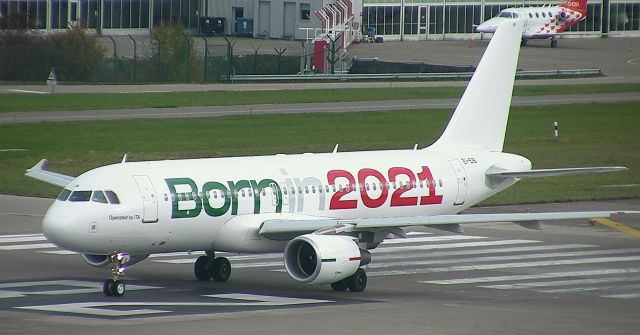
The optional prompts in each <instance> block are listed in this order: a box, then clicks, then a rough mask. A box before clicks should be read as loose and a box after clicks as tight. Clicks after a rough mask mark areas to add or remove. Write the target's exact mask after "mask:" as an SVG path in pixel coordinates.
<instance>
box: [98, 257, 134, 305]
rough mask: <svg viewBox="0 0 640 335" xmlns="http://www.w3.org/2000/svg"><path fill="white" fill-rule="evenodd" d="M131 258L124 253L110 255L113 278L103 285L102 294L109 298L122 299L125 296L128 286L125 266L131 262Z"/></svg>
mask: <svg viewBox="0 0 640 335" xmlns="http://www.w3.org/2000/svg"><path fill="white" fill-rule="evenodd" d="M130 259H131V256H129V254H127V253H124V252H113V253H112V254H110V255H109V261H110V262H111V264H112V266H111V273H112V274H113V278H109V279H107V280H105V281H104V284H102V293H104V295H106V296H107V297H112V296H113V297H120V296H122V295H124V292H125V291H126V286H125V284H124V280H123V279H122V278H123V277H124V270H125V269H126V267H125V264H127V263H128V262H129V260H130Z"/></svg>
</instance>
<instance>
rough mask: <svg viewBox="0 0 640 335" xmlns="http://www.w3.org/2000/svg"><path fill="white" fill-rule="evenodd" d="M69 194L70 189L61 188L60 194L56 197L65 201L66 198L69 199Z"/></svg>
mask: <svg viewBox="0 0 640 335" xmlns="http://www.w3.org/2000/svg"><path fill="white" fill-rule="evenodd" d="M70 194H71V191H69V190H67V189H66V188H65V189H64V190H62V192H60V195H58V197H57V198H56V199H58V200H60V201H67V199H69V195H70Z"/></svg>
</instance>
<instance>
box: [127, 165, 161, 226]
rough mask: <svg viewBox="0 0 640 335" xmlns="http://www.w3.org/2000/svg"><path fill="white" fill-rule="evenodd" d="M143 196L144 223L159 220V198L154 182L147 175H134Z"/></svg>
mask: <svg viewBox="0 0 640 335" xmlns="http://www.w3.org/2000/svg"><path fill="white" fill-rule="evenodd" d="M133 179H134V180H135V181H136V185H138V190H139V191H140V196H141V197H142V210H143V212H142V223H156V222H158V200H157V199H156V192H155V190H154V189H153V184H151V180H150V179H149V177H147V176H133Z"/></svg>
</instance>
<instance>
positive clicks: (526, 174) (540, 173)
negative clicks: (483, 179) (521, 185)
mask: <svg viewBox="0 0 640 335" xmlns="http://www.w3.org/2000/svg"><path fill="white" fill-rule="evenodd" d="M626 169H627V168H626V167H623V166H600V167H584V168H566V169H535V170H526V171H508V170H502V171H501V170H500V169H497V168H492V169H489V171H487V173H486V175H487V177H493V178H495V177H498V178H499V177H502V178H509V177H512V178H538V177H553V176H566V175H571V174H587V173H602V172H617V171H624V170H626Z"/></svg>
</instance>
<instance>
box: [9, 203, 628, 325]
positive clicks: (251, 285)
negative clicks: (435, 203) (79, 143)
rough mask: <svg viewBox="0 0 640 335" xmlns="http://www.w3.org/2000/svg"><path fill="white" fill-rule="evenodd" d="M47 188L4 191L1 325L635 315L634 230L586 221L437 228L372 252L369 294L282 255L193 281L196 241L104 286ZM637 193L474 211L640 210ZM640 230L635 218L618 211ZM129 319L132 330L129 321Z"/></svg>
mask: <svg viewBox="0 0 640 335" xmlns="http://www.w3.org/2000/svg"><path fill="white" fill-rule="evenodd" d="M51 202H52V200H50V199H39V198H24V197H15V196H0V257H1V259H2V264H4V266H3V268H4V269H5V271H3V276H2V280H0V322H2V325H3V326H2V328H3V333H7V334H14V333H25V334H26V333H28V334H45V333H46V334H56V333H65V334H86V333H92V334H107V333H109V334H112V333H113V332H114V331H119V330H118V329H121V328H114V327H119V326H121V327H126V332H127V333H136V334H158V333H178V332H179V333H184V334H190V333H203V332H205V333H211V332H213V331H215V332H216V333H219V334H248V333H260V334H286V333H292V332H296V333H300V332H304V333H305V334H327V333H351V334H382V333H398V332H404V333H411V334H417V333H420V334H422V333H429V334H514V333H518V334H526V333H536V334H540V333H544V334H567V333H580V334H602V333H605V332H606V333H607V334H630V333H634V332H635V331H636V330H637V327H638V326H640V320H638V318H637V311H638V310H639V308H640V246H639V243H638V242H639V240H638V239H637V238H635V237H633V236H630V235H626V234H624V233H621V232H619V231H616V230H612V229H610V228H609V227H605V226H601V225H592V224H590V223H589V222H587V221H581V220H579V221H574V222H563V223H550V224H548V225H545V230H542V231H534V230H527V229H525V228H521V227H520V226H517V225H513V224H508V223H495V224H475V225H467V226H465V229H466V231H467V234H465V235H456V234H451V233H446V232H441V231H438V230H432V229H419V230H417V231H414V232H411V233H410V234H409V237H408V238H407V239H391V240H387V241H385V242H384V243H383V244H382V245H381V246H380V247H379V248H378V249H375V250H373V252H372V254H373V261H372V263H371V264H370V265H369V266H368V267H367V273H368V275H369V284H368V286H367V290H366V291H365V292H363V293H360V294H356V293H349V292H343V293H337V292H333V291H332V290H331V289H330V288H329V287H317V286H309V285H302V284H296V283H294V282H293V281H292V280H291V279H290V278H289V277H288V275H287V274H286V273H285V272H284V267H283V265H282V260H281V255H280V254H266V255H238V254H227V255H225V256H227V257H228V258H229V259H230V260H231V263H232V265H233V274H232V276H231V279H230V281H229V282H226V283H214V282H198V281H197V280H195V279H194V278H193V261H194V260H195V258H196V257H197V256H198V255H199V253H193V254H191V255H189V254H187V253H171V254H157V255H152V257H150V258H149V259H148V260H146V261H144V262H143V263H140V264H136V265H134V266H132V267H131V268H130V269H129V270H128V273H127V279H128V281H127V283H128V291H127V294H126V295H125V296H124V297H122V298H106V297H104V296H102V293H101V285H102V281H103V280H104V279H105V278H106V277H107V276H108V271H105V270H101V269H94V268H91V267H90V266H88V265H86V264H85V263H84V262H83V261H82V260H81V259H80V257H79V256H78V255H76V254H73V253H70V252H67V251H64V250H61V249H58V248H57V247H55V246H54V245H51V244H49V243H48V242H47V241H46V239H45V238H44V236H42V235H41V231H40V221H41V220H42V216H43V214H44V213H45V211H46V208H47V207H48V205H49V204H50V203H51ZM639 207H640V200H619V201H606V202H581V203H571V204H543V205H529V206H507V207H491V208H473V209H472V210H470V211H471V212H483V213H491V212H514V211H526V210H530V211H549V210H555V211H567V210H568V211H571V210H601V209H638V208H639ZM614 220H616V221H618V222H621V223H623V224H625V225H627V226H628V227H631V228H636V229H638V228H640V217H639V216H625V217H618V218H616V219H614ZM122 329H124V328H122Z"/></svg>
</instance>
